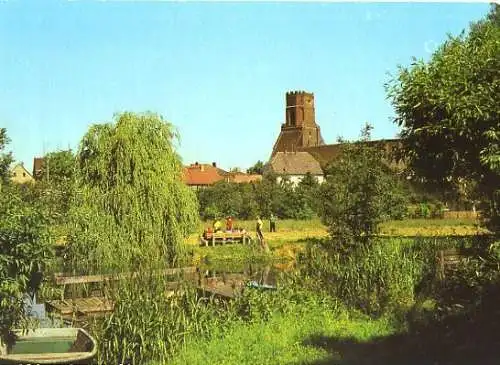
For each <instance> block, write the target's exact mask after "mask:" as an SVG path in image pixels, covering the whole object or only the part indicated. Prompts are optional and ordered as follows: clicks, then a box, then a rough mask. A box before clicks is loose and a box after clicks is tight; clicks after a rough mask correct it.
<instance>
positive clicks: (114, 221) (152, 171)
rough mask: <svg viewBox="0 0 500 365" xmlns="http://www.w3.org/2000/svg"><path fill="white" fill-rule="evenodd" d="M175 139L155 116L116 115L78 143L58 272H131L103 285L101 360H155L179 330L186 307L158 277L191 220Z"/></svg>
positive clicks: (176, 254)
mask: <svg viewBox="0 0 500 365" xmlns="http://www.w3.org/2000/svg"><path fill="white" fill-rule="evenodd" d="M176 137H177V135H176V133H175V131H174V129H173V126H172V125H171V124H169V123H168V122H166V121H165V120H164V119H163V118H162V117H161V116H159V115H156V114H152V113H143V114H135V113H130V112H125V113H122V114H118V115H116V117H115V123H108V124H101V125H93V126H92V127H90V129H89V131H88V132H87V134H86V135H85V136H84V137H83V139H82V141H81V143H80V148H79V151H78V154H77V169H76V172H77V175H76V194H75V199H74V207H73V208H72V209H71V210H70V215H71V222H70V228H71V231H72V233H71V235H70V236H69V242H68V249H67V252H66V257H67V260H66V261H65V264H66V265H67V271H73V272H74V271H76V272H79V273H100V274H101V273H117V274H118V273H120V274H124V275H126V274H127V273H133V272H134V273H136V276H135V277H134V278H129V279H128V280H117V281H116V283H115V284H114V285H103V288H102V289H103V290H104V291H105V292H106V295H107V296H108V297H110V298H111V299H112V300H113V301H114V303H115V310H114V312H113V314H112V315H111V316H109V317H106V318H104V319H103V320H102V321H101V322H100V323H99V324H98V325H96V327H95V328H94V330H93V334H94V335H95V336H96V337H97V338H99V345H100V348H99V359H100V363H106V364H107V363H120V362H124V361H132V363H134V364H138V363H144V362H143V361H144V359H149V358H150V357H151V356H155V357H159V358H161V356H163V355H164V354H165V353H166V352H167V351H168V350H169V349H170V348H171V347H172V346H173V344H172V343H171V342H172V341H173V342H174V344H175V343H177V336H181V337H182V332H181V331H182V330H183V328H182V327H179V326H178V325H181V324H182V323H184V322H183V319H182V318H181V317H180V316H182V315H184V314H185V312H184V310H192V309H194V308H195V305H187V306H184V305H177V304H175V303H174V302H175V300H174V299H172V300H167V298H166V297H165V287H166V280H167V278H166V277H165V275H162V274H161V272H162V270H164V269H165V268H167V267H169V266H173V265H179V264H182V263H183V260H184V254H185V247H184V242H183V241H184V239H185V238H186V237H187V235H188V234H189V233H190V232H191V230H192V229H193V228H194V227H196V226H197V223H198V222H197V218H198V217H197V209H198V207H197V204H196V198H195V195H194V193H193V192H192V191H191V190H190V189H189V188H188V187H187V186H186V185H185V184H184V183H183V181H182V164H181V160H180V158H179V156H178V154H177V153H176V151H175V146H174V140H175V138H176ZM173 303H174V304H175V305H174V304H173ZM174 319H177V321H174ZM189 323H193V322H189ZM152 330H153V331H155V332H154V333H153V332H151V331H152ZM177 331H180V332H177Z"/></svg>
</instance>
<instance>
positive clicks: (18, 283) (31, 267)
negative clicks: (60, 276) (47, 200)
mask: <svg viewBox="0 0 500 365" xmlns="http://www.w3.org/2000/svg"><path fill="white" fill-rule="evenodd" d="M23 190H24V188H22V187H19V186H16V185H10V186H5V187H4V188H3V190H2V194H0V342H4V343H6V344H7V345H10V344H12V342H13V341H14V340H15V338H14V335H13V332H12V329H14V328H20V327H25V326H26V325H27V319H28V318H27V313H26V309H25V307H24V302H23V299H24V296H25V294H27V293H29V292H31V291H34V290H36V289H37V288H38V286H39V284H40V280H41V274H42V272H43V271H44V268H45V267H46V265H47V264H48V263H49V262H50V260H51V259H52V257H53V251H52V245H51V242H50V237H49V234H48V230H47V226H48V225H47V221H46V217H45V216H44V214H43V210H42V209H41V207H40V206H39V205H37V204H33V203H32V201H31V200H30V199H26V198H27V197H28V195H27V194H25V193H24V191H23Z"/></svg>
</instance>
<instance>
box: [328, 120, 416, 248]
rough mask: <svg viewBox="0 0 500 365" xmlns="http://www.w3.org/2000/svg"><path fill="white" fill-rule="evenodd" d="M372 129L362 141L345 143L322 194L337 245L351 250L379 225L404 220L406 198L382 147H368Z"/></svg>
mask: <svg viewBox="0 0 500 365" xmlns="http://www.w3.org/2000/svg"><path fill="white" fill-rule="evenodd" d="M370 129H371V127H370V126H368V125H367V126H366V127H365V129H364V130H363V132H362V139H361V141H359V142H354V143H345V145H344V149H343V152H342V156H341V157H340V158H339V159H337V160H335V161H333V162H332V163H331V164H330V165H329V166H328V167H327V169H326V181H325V183H323V184H322V186H321V188H320V193H319V202H320V215H321V218H322V220H323V222H324V224H325V225H326V226H327V227H328V230H329V233H330V235H331V236H332V239H333V241H334V242H337V243H339V244H340V245H341V246H344V247H347V248H348V247H350V246H355V245H357V244H362V243H366V242H368V240H369V237H370V236H371V235H373V234H376V233H377V232H378V225H379V223H381V222H383V221H384V220H388V219H391V218H401V217H402V216H403V214H404V212H405V210H406V205H407V201H406V195H405V194H404V190H403V187H402V184H401V182H400V180H399V178H398V177H397V176H396V175H395V173H394V172H393V171H391V169H390V167H389V166H388V164H387V162H386V161H387V160H386V158H387V154H386V152H385V149H384V146H383V145H382V144H367V143H364V142H368V141H369V140H370Z"/></svg>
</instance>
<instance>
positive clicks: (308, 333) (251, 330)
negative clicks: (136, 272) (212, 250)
mask: <svg viewBox="0 0 500 365" xmlns="http://www.w3.org/2000/svg"><path fill="white" fill-rule="evenodd" d="M254 295H255V296H257V295H258V294H257V293H255V294H254ZM260 296H261V297H266V296H267V295H265V293H262V294H261V295H260ZM284 297H286V295H285V296H284ZM266 300H269V299H262V301H263V302H265V301H266ZM257 301H258V300H257ZM393 332H394V328H393V326H392V325H391V324H390V323H389V321H387V320H386V319H379V320H370V319H368V318H366V317H362V316H356V317H354V316H350V315H348V314H347V312H346V311H344V310H342V309H335V310H332V306H325V305H324V304H323V303H321V300H318V299H316V300H315V299H314V298H312V297H311V295H310V294H309V295H307V299H306V300H304V301H303V302H295V303H292V304H291V305H290V306H289V307H288V310H287V311H286V312H282V313H276V314H275V315H273V316H272V317H271V318H270V319H269V321H266V322H263V321H259V320H255V321H252V322H250V323H247V322H234V323H231V325H230V327H229V328H228V329H227V330H226V331H224V332H223V333H219V332H216V333H214V335H213V336H211V337H209V338H208V339H207V338H203V337H202V338H200V337H194V336H193V337H190V338H188V339H187V343H186V346H184V348H183V349H182V350H180V351H179V352H178V353H176V354H175V356H174V357H173V359H172V360H171V361H169V362H168V363H169V364H172V365H177V364H192V365H201V364H204V365H205V364H207V365H208V364H210V365H211V364H213V365H215V364H217V365H219V364H222V365H229V364H245V365H253V364H269V365H271V364H276V365H278V364H313V363H318V364H319V363H325V364H329V363H337V361H336V360H335V355H332V354H335V353H336V352H338V351H336V350H332V351H327V350H325V349H322V348H317V347H315V346H312V343H310V341H309V339H310V338H311V337H312V336H318V335H323V336H335V337H340V338H342V339H344V340H347V339H351V340H352V339H356V340H358V341H363V342H366V341H369V340H370V339H371V338H376V337H381V336H385V335H389V334H392V333H393ZM360 357H361V356H360ZM154 364H155V365H156V364H157V365H160V364H162V363H160V362H154Z"/></svg>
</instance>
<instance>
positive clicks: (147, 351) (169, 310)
mask: <svg viewBox="0 0 500 365" xmlns="http://www.w3.org/2000/svg"><path fill="white" fill-rule="evenodd" d="M144 274H145V276H146V279H145V280H144V278H141V279H140V280H137V281H136V280H131V281H129V282H127V284H126V285H125V286H122V287H121V288H120V289H119V290H118V293H116V295H115V298H116V299H117V305H116V306H115V309H114V311H113V313H112V314H111V315H110V316H109V317H108V318H106V319H105V320H103V321H99V322H96V323H95V324H94V330H93V332H94V333H96V334H97V341H98V344H99V346H100V351H99V353H98V356H99V358H98V362H99V363H100V364H119V363H121V364H144V363H147V362H148V361H149V360H153V359H154V360H159V361H162V360H163V361H164V360H165V359H166V358H167V357H168V356H169V355H171V354H172V353H173V352H175V351H177V350H178V349H179V348H180V346H181V345H182V344H183V343H184V341H185V339H186V338H187V337H188V336H196V337H208V336H209V335H210V333H211V332H212V331H213V330H214V329H215V328H218V330H222V329H223V328H224V327H225V325H226V324H227V323H228V322H229V321H231V320H232V318H233V315H234V311H231V310H228V308H227V307H226V306H225V305H224V304H223V303H215V302H214V301H213V300H212V301H210V300H207V299H206V298H201V297H200V296H199V295H198V294H197V293H196V291H195V289H194V288H192V287H190V286H188V285H187V284H186V285H185V286H183V287H181V288H180V289H179V290H178V291H176V292H175V294H174V295H166V292H165V286H164V283H162V282H160V281H158V280H156V279H155V278H154V277H152V276H151V275H148V273H144Z"/></svg>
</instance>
